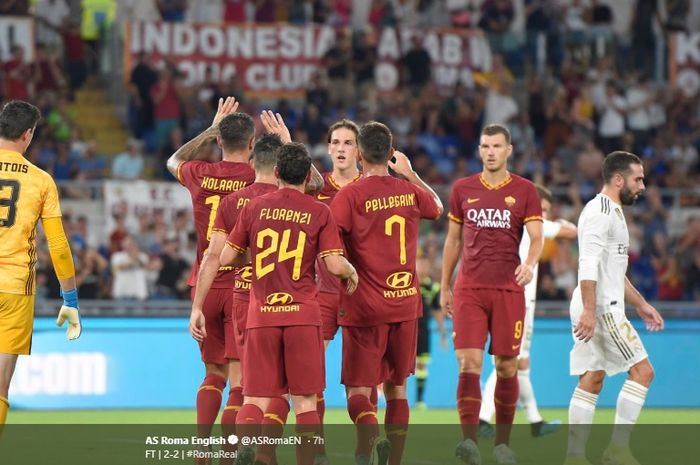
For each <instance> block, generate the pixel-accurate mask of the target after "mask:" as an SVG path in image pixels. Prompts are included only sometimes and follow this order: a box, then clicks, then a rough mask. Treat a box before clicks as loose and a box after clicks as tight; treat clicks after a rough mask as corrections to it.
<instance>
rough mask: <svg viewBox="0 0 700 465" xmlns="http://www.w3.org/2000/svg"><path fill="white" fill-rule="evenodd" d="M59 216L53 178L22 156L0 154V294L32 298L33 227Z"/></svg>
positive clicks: (34, 285) (35, 257)
mask: <svg viewBox="0 0 700 465" xmlns="http://www.w3.org/2000/svg"><path fill="white" fill-rule="evenodd" d="M60 216H61V207H60V204H59V201H58V191H57V189H56V183H55V182H54V180H53V178H51V176H50V175H49V174H48V173H47V172H45V171H44V170H42V169H40V168H38V167H36V166H34V165H33V164H32V163H31V162H29V161H28V160H27V159H26V158H24V156H23V155H22V154H21V153H19V152H13V151H10V150H0V292H2V293H7V294H19V295H33V294H34V292H35V287H36V279H35V265H36V262H37V253H36V225H37V222H38V221H39V219H40V218H41V219H44V218H56V217H60Z"/></svg>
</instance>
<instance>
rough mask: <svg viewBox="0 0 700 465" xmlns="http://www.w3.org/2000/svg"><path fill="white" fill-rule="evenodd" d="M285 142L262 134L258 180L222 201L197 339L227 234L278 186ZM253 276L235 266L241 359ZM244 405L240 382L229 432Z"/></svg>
mask: <svg viewBox="0 0 700 465" xmlns="http://www.w3.org/2000/svg"><path fill="white" fill-rule="evenodd" d="M281 146H282V140H281V139H280V136H279V135H278V134H265V135H263V136H262V137H260V139H258V140H257V141H256V142H255V146H254V147H253V152H252V154H251V157H252V158H251V160H252V163H253V168H254V169H255V182H253V184H251V185H250V186H248V187H246V188H243V189H241V190H240V191H237V192H234V193H232V194H229V195H227V196H226V197H224V198H223V200H222V201H221V203H220V204H219V209H218V211H217V213H216V220H215V221H214V227H213V229H212V235H211V240H210V241H209V247H208V248H207V250H206V252H205V253H204V256H203V258H202V265H201V267H200V269H199V274H198V276H197V285H196V286H195V295H194V298H193V299H192V315H194V316H195V318H194V319H193V320H192V321H191V322H190V332H191V333H192V337H194V338H195V339H196V340H197V341H203V340H204V339H205V338H206V337H207V333H206V323H205V321H206V319H205V318H204V317H203V315H204V314H203V308H204V307H203V305H204V302H205V297H206V296H207V295H208V293H209V289H210V288H211V285H212V283H213V282H214V280H215V279H216V276H217V272H218V270H219V268H220V267H221V263H220V262H219V257H220V255H221V251H222V250H223V248H224V245H226V238H227V237H228V235H229V234H230V233H231V231H233V227H234V226H235V224H236V220H237V219H238V214H239V212H240V211H241V209H242V208H243V207H244V206H245V205H246V204H247V203H248V202H249V201H250V199H253V198H255V197H259V196H261V195H264V194H267V193H270V192H273V191H276V190H277V178H276V177H275V172H274V170H275V166H276V164H277V149H279V148H280V147H281ZM251 277H252V266H251V264H250V263H247V264H246V265H245V266H242V267H238V268H236V269H235V282H234V283H233V303H232V305H233V306H232V311H231V314H232V319H233V323H232V325H233V328H232V331H233V337H234V341H233V343H234V344H235V346H236V355H237V356H238V361H239V363H240V362H241V361H242V360H243V350H244V339H245V337H244V336H245V328H246V318H247V316H248V304H249V294H250V282H251ZM229 292H230V291H229ZM243 374H244V368H243V366H242V364H241V366H240V378H239V381H240V384H241V385H242V383H243ZM242 405H243V388H242V387H241V386H240V385H238V386H234V385H232V386H231V389H230V391H229V402H227V405H226V407H225V408H224V414H223V417H222V426H224V435H225V436H228V435H230V434H233V433H234V431H235V426H234V425H235V424H236V416H237V413H238V411H239V410H240V408H241V406H242ZM280 405H282V404H280ZM284 406H287V408H286V410H284V412H280V415H284V416H285V418H286V414H287V412H288V410H289V408H288V404H287V402H286V400H285V401H284Z"/></svg>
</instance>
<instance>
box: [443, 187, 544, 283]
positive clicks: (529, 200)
mask: <svg viewBox="0 0 700 465" xmlns="http://www.w3.org/2000/svg"><path fill="white" fill-rule="evenodd" d="M448 216H449V218H450V220H452V221H454V222H456V223H459V224H461V225H462V239H463V247H462V263H461V266H460V271H459V274H458V276H457V282H456V284H455V287H457V286H459V287H469V288H487V289H504V290H511V291H522V290H523V287H522V286H518V283H517V282H516V281H515V269H516V268H517V267H518V265H520V257H519V256H518V248H519V246H520V239H521V238H522V236H523V229H524V227H525V223H527V222H529V221H542V205H541V203H540V199H539V197H538V196H537V189H536V188H535V185H534V184H533V183H532V182H530V181H528V180H527V179H524V178H521V177H520V176H517V175H514V174H510V175H509V176H508V178H507V179H506V180H505V181H503V182H502V183H501V184H499V185H497V186H492V185H490V184H488V183H487V182H486V181H485V180H484V179H483V178H482V176H481V174H475V175H472V176H468V177H466V178H462V179H460V180H458V181H456V182H455V183H454V184H453V185H452V190H451V192H450V212H449V215H448Z"/></svg>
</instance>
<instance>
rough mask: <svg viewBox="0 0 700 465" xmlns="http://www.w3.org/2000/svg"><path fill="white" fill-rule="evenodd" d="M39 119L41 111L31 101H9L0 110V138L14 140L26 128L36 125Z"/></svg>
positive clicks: (20, 135)
mask: <svg viewBox="0 0 700 465" xmlns="http://www.w3.org/2000/svg"><path fill="white" fill-rule="evenodd" d="M40 119H41V112H40V111H39V109H38V108H37V107H35V106H34V105H32V104H31V103H27V102H24V101H22V100H12V101H9V102H7V103H6V104H5V105H4V106H3V107H2V111H0V138H3V139H6V140H11V141H16V140H18V139H19V138H20V137H22V134H24V132H25V131H26V130H27V129H33V128H34V127H36V123H37V122H38V121H39V120H40Z"/></svg>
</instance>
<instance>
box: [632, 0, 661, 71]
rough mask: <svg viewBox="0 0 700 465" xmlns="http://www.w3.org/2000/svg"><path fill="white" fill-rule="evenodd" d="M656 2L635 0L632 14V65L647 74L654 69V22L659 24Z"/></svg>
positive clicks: (654, 0) (656, 0) (653, 0)
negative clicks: (635, 3)
mask: <svg viewBox="0 0 700 465" xmlns="http://www.w3.org/2000/svg"><path fill="white" fill-rule="evenodd" d="M658 4H659V2H658V0H637V5H636V8H634V9H633V16H632V43H633V44H634V46H633V47H632V53H631V58H632V60H633V66H632V67H633V68H635V69H638V70H640V71H642V72H644V73H646V74H649V75H651V73H652V72H653V71H654V60H655V57H656V54H655V53H654V52H655V50H656V33H655V32H654V24H660V13H659V5H658Z"/></svg>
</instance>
